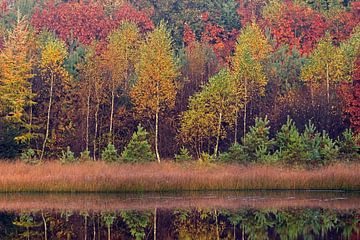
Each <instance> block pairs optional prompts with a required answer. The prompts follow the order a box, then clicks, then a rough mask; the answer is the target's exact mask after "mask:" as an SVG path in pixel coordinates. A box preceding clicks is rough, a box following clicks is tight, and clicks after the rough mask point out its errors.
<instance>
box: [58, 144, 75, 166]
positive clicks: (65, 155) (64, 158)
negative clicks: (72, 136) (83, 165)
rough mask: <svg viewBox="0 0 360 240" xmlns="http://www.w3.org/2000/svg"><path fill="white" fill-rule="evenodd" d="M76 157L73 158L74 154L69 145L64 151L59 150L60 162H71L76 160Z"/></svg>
mask: <svg viewBox="0 0 360 240" xmlns="http://www.w3.org/2000/svg"><path fill="white" fill-rule="evenodd" d="M76 160H77V159H76V158H75V154H74V152H72V151H71V149H70V147H69V146H68V147H67V148H66V151H64V150H63V151H61V157H60V162H61V163H62V164H65V163H73V162H76Z"/></svg>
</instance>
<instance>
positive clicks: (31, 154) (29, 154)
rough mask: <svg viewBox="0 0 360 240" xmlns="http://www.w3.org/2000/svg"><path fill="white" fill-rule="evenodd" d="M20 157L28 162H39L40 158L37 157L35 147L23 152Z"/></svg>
mask: <svg viewBox="0 0 360 240" xmlns="http://www.w3.org/2000/svg"><path fill="white" fill-rule="evenodd" d="M20 159H21V160H22V161H23V162H24V163H26V164H37V163H39V159H38V158H37V157H36V153H35V151H34V149H32V148H29V149H27V150H26V151H24V152H23V153H22V154H21V157H20Z"/></svg>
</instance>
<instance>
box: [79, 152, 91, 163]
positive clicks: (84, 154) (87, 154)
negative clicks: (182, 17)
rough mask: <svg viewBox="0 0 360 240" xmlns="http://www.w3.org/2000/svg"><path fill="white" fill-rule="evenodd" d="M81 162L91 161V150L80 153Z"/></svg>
mask: <svg viewBox="0 0 360 240" xmlns="http://www.w3.org/2000/svg"><path fill="white" fill-rule="evenodd" d="M80 160H81V161H89V160H91V157H90V151H89V150H84V151H82V152H81V153H80Z"/></svg>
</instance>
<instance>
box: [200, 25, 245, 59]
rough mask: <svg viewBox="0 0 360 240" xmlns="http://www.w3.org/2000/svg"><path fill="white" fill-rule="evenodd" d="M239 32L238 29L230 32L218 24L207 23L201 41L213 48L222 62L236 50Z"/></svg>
mask: <svg viewBox="0 0 360 240" xmlns="http://www.w3.org/2000/svg"><path fill="white" fill-rule="evenodd" d="M238 33H239V31H238V30H236V29H233V30H232V31H230V32H229V31H226V30H225V29H224V28H223V27H221V26H219V25H217V24H213V23H207V24H206V25H205V30H204V32H203V33H202V36H201V41H202V42H203V43H207V44H209V45H210V46H211V47H212V48H213V50H214V52H215V55H216V56H217V58H218V60H219V61H220V63H226V62H227V61H228V57H229V56H230V54H231V52H232V51H233V50H234V47H235V43H236V37H237V35H238Z"/></svg>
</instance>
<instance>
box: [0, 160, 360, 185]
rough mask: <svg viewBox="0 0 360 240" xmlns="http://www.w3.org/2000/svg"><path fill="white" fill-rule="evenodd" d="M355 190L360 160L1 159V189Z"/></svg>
mask: <svg viewBox="0 0 360 240" xmlns="http://www.w3.org/2000/svg"><path fill="white" fill-rule="evenodd" d="M259 189H278V190H285V189H286V190H300V189H305V190H360V164H337V165H333V166H328V167H324V168H321V169H315V170H302V169H290V168H285V167H279V166H248V167H245V166H241V165H237V164H226V165H206V166H204V165H198V164H186V165H181V164H175V163H161V164H157V163H146V164H106V163H104V162H84V163H78V164H68V165H61V164H59V163H57V162H48V163H44V164H42V165H37V166H31V165H26V164H23V163H21V162H15V163H10V162H0V191H1V192H135V191H181V190H259Z"/></svg>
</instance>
